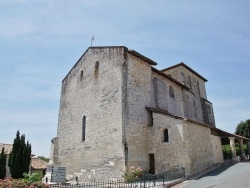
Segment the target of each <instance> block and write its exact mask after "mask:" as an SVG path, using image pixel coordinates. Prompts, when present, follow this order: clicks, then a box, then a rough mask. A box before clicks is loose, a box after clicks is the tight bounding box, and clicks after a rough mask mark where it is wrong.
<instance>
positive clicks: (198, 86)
mask: <svg viewBox="0 0 250 188" xmlns="http://www.w3.org/2000/svg"><path fill="white" fill-rule="evenodd" d="M197 89H198V93H199V95H200V94H201V91H200V83H199V82H198V81H197Z"/></svg>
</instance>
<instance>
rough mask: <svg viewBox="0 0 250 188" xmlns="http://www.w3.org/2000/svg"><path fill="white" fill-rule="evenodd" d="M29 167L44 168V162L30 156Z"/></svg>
mask: <svg viewBox="0 0 250 188" xmlns="http://www.w3.org/2000/svg"><path fill="white" fill-rule="evenodd" d="M31 168H33V169H46V168H47V165H46V162H45V161H43V160H42V159H40V158H32V159H31Z"/></svg>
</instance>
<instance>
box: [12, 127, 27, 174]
mask: <svg viewBox="0 0 250 188" xmlns="http://www.w3.org/2000/svg"><path fill="white" fill-rule="evenodd" d="M30 157H31V145H30V143H29V142H27V143H26V144H25V135H21V137H20V133H19V131H17V133H16V138H15V139H14V143H13V148H12V152H11V153H10V157H9V167H10V173H11V177H12V178H22V177H23V173H28V172H29V165H30V160H31V158H30Z"/></svg>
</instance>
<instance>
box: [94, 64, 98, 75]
mask: <svg viewBox="0 0 250 188" xmlns="http://www.w3.org/2000/svg"><path fill="white" fill-rule="evenodd" d="M98 75H99V61H96V62H95V72H94V77H95V78H98Z"/></svg>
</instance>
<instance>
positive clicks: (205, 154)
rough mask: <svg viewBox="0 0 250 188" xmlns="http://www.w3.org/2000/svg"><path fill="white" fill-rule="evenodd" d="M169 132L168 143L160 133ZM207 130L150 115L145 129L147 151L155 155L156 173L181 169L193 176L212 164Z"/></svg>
mask: <svg viewBox="0 0 250 188" xmlns="http://www.w3.org/2000/svg"><path fill="white" fill-rule="evenodd" d="M165 129H168V133H169V141H168V142H164V139H163V136H164V134H163V132H164V130H165ZM210 135H211V133H210V129H209V128H207V127H203V126H200V125H196V124H194V123H190V122H187V121H185V120H182V119H176V118H174V117H171V116H168V115H164V114H160V113H153V126H152V127H148V138H149V139H148V146H149V147H148V152H149V153H153V154H154V155H155V169H156V173H160V172H162V171H163V170H166V169H169V168H173V167H184V168H185V169H186V170H187V173H188V174H187V175H192V174H195V173H196V172H198V171H199V170H202V169H205V168H207V167H209V166H211V165H212V164H213V163H214V156H213V148H212V146H211V140H210Z"/></svg>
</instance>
